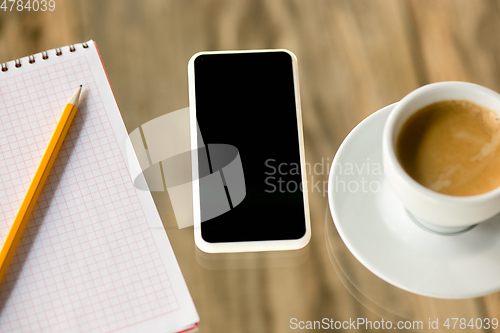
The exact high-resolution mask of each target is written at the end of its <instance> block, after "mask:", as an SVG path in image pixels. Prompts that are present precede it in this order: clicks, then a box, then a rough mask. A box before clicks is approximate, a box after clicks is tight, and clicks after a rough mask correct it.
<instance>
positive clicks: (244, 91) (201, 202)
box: [188, 49, 311, 253]
mask: <svg viewBox="0 0 500 333" xmlns="http://www.w3.org/2000/svg"><path fill="white" fill-rule="evenodd" d="M188 79H189V108H190V131H191V132H190V133H191V134H190V136H191V148H192V149H191V151H192V176H193V182H192V183H193V214H194V216H193V218H194V235H195V242H196V245H197V246H198V248H199V249H200V250H202V251H204V252H209V253H221V252H247V251H275V250H291V249H299V248H302V247H304V246H305V245H306V244H307V243H308V242H309V239H310V237H311V227H310V220H309V204H308V196H307V181H306V170H305V156H304V139H303V134H302V116H301V109H300V94H299V81H298V69H297V59H296V57H295V55H294V54H293V53H292V52H290V51H288V50H284V49H277V50H250V51H221V52H200V53H197V54H195V55H194V56H193V57H192V58H191V59H190V61H189V65H188ZM229 147H231V148H229ZM224 149H226V150H225V151H226V153H224ZM242 184H243V187H242ZM217 205H219V206H217ZM215 206H217V207H219V208H220V209H215V210H214V207H215ZM214 211H216V213H214Z"/></svg>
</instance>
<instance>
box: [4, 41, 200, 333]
mask: <svg viewBox="0 0 500 333" xmlns="http://www.w3.org/2000/svg"><path fill="white" fill-rule="evenodd" d="M88 44H89V48H86V49H84V48H83V47H82V46H81V45H80V46H79V47H77V50H76V51H75V52H72V53H70V52H66V53H63V55H62V56H60V57H56V56H55V53H54V54H50V53H49V60H50V61H46V62H45V63H43V64H35V65H33V66H32V68H28V69H24V71H21V70H19V72H18V73H19V74H18V73H16V71H17V70H18V69H17V68H12V70H11V73H10V74H11V75H10V76H8V77H7V78H4V77H2V76H1V75H2V74H3V73H0V207H1V212H0V241H1V243H2V244H3V242H4V241H5V238H6V236H7V233H8V232H9V228H10V225H11V224H12V222H13V220H14V217H15V214H16V213H17V211H18V209H19V207H20V205H21V201H22V199H23V198H24V195H25V194H26V191H27V189H28V186H29V184H30V181H31V179H32V177H33V175H34V173H35V170H36V167H37V166H38V163H39V162H40V160H41V157H42V154H43V152H44V150H45V148H46V147H47V144H48V141H49V139H50V137H51V135H52V133H53V131H54V129H55V126H56V124H57V121H58V120H59V117H60V115H61V113H62V110H63V108H64V106H65V105H66V103H67V101H68V99H69V97H71V95H72V94H73V92H74V90H75V89H76V87H78V86H79V85H80V84H82V85H83V91H82V96H81V98H80V103H79V108H78V111H77V114H76V116H75V119H74V121H73V124H72V126H71V128H70V131H69V133H68V135H67V137H66V139H65V141H64V144H63V146H62V147H61V150H60V152H59V155H58V157H57V159H56V161H55V163H54V166H53V168H52V170H51V173H50V176H49V178H48V179H47V182H46V183H45V186H44V188H43V191H42V194H41V195H40V197H39V199H38V202H37V204H36V206H35V208H34V210H33V213H32V215H31V218H30V220H29V221H28V224H27V227H26V230H25V231H24V233H23V236H22V238H21V241H20V242H19V245H18V247H17V248H16V252H15V254H14V257H13V259H12V261H11V264H10V266H9V269H8V270H7V273H6V275H5V277H4V279H3V281H2V283H1V285H0V311H1V312H0V331H1V332H43V331H46V332H109V331H141V330H142V331H144V329H161V331H165V332H168V331H177V330H182V329H185V328H188V327H190V326H192V325H194V324H195V323H196V322H197V321H198V316H197V314H196V310H195V309H194V305H193V304H192V300H191V298H190V296H189V292H188V291H187V287H186V286H185V283H184V280H183V279H182V275H181V273H180V270H179V268H178V265H177V262H176V260H175V257H174V256H173V252H172V250H171V248H170V244H169V243H168V239H167V238H166V234H165V232H164V230H163V229H162V228H158V226H160V227H161V221H160V220H159V217H158V214H157V212H156V208H155V207H154V203H153V201H152V198H151V196H150V195H149V194H148V193H146V192H139V191H137V190H136V189H135V188H134V186H133V183H132V181H131V178H130V175H129V173H128V171H127V166H126V164H125V158H124V155H123V154H122V152H123V150H122V147H121V145H122V142H125V140H124V139H125V137H126V130H125V128H124V125H123V121H122V120H121V117H120V115H119V111H118V109H117V107H116V103H115V102H114V99H113V96H112V95H111V90H110V88H109V84H108V83H107V81H106V78H105V73H104V71H103V68H102V65H101V64H100V59H99V56H98V53H97V49H96V48H95V45H94V43H93V42H89V43H88ZM67 50H68V51H69V48H68V49H67ZM50 56H52V57H50ZM40 58H41V57H38V62H44V61H43V60H41V59H40ZM24 63H25V65H24V66H25V67H28V66H31V65H29V64H27V62H26V61H25V62H24ZM151 205H153V206H151ZM151 212H153V213H151Z"/></svg>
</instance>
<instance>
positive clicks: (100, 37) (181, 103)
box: [0, 0, 500, 333]
mask: <svg viewBox="0 0 500 333" xmlns="http://www.w3.org/2000/svg"><path fill="white" fill-rule="evenodd" d="M55 1H56V10H55V11H53V12H45V13H40V12H38V13H34V12H19V13H18V12H4V11H1V10H0V62H4V61H9V60H12V59H15V58H18V57H21V56H26V55H29V54H32V53H36V52H40V51H42V50H46V49H51V48H55V47H59V46H63V45H68V44H73V43H76V42H81V41H86V40H89V39H94V40H95V41H96V42H97V45H98V46H99V50H100V53H101V56H102V59H103V62H104V64H105V66H106V69H107V73H108V76H109V80H110V82H111V85H112V87H113V90H114V93H115V96H116V100H117V102H118V105H119V106H120V109H121V112H122V115H123V118H124V121H125V124H126V126H127V129H128V130H129V131H132V130H134V129H135V128H137V127H138V126H139V125H141V124H143V123H145V122H147V121H148V120H151V119H153V118H155V117H158V116H160V115H163V114H165V113H168V112H171V111H174V110H178V109H181V108H184V107H186V106H188V83H187V62H188V60H189V58H190V57H191V56H192V55H193V54H194V53H196V52H198V51H202V50H229V49H260V48H286V49H289V50H291V51H292V52H294V53H295V54H296V55H297V58H298V61H299V77H300V86H301V98H302V110H303V123H304V135H305V151H306V160H307V162H308V163H309V164H311V165H314V164H315V163H327V162H328V161H330V162H331V160H332V158H333V156H334V155H335V152H336V150H337V148H338V147H339V145H340V143H341V142H342V140H343V139H344V138H345V136H346V135H347V134H348V133H349V131H350V130H351V129H352V128H354V126H356V125H357V124H358V123H359V122H360V121H361V120H363V119H364V118H365V117H367V116H368V115H370V114H371V113H373V112H375V111H376V110H378V109H380V108H381V107H383V106H386V105H388V104H391V103H394V102H396V101H398V100H399V99H401V98H402V97H403V96H404V95H405V94H407V93H408V92H410V91H411V90H413V89H415V88H417V87H419V86H421V85H424V84H426V83H430V82H435V81H443V80H463V81H470V82H475V83H478V84H481V85H484V86H486V87H489V88H491V89H494V90H496V91H500V37H499V36H500V1H498V0H265V1H264V0H245V1H243V0H226V1H221V0H199V1H195V0H166V1H165V0H147V1H137V0H136V1H131V0H114V1H103V0H80V1H77V0H55ZM327 172H328V171H327V170H326V169H325V170H324V171H323V172H319V174H315V175H314V177H315V181H318V180H319V181H321V182H324V181H326V180H327V178H328V175H327ZM155 201H156V204H157V206H158V209H159V211H160V214H161V216H162V219H163V221H164V224H165V226H166V228H167V233H168V236H169V238H170V240H171V242H172V245H173V248H174V251H175V254H176V256H177V258H178V260H179V263H180V266H181V269H182V271H183V273H184V277H185V279H186V281H187V284H188V286H189V289H190V291H191V294H192V296H193V299H194V302H195V304H196V306H197V309H198V311H199V314H200V317H201V321H200V325H199V327H200V332H204V333H206V332H210V333H220V332H251V333H254V332H276V333H281V332H291V331H298V330H292V329H291V328H290V319H291V318H297V319H298V320H321V319H322V318H332V319H334V320H341V321H344V320H349V319H350V318H351V319H356V318H367V319H368V320H371V321H375V320H380V319H381V317H380V316H382V317H384V318H385V319H386V320H423V321H424V323H425V329H424V330H422V331H424V332H437V330H429V329H428V326H427V322H428V320H429V318H431V319H432V320H434V319H436V318H439V319H440V320H443V321H444V320H445V319H446V318H448V317H459V318H461V317H463V318H467V319H470V318H485V317H489V318H492V317H496V318H499V317H500V293H495V294H491V295H488V296H485V297H481V298H475V299H467V300H455V301H448V300H437V299H431V298H427V297H421V296H416V295H413V294H410V293H407V292H404V291H402V290H399V289H397V288H395V287H392V286H390V285H389V284H387V283H385V282H383V281H382V280H380V279H378V278H377V277H375V276H374V275H373V274H372V273H370V272H369V271H368V270H366V269H365V268H364V267H363V266H362V265H361V264H360V263H359V262H358V261H357V260H356V259H354V258H353V257H352V255H351V254H350V252H349V251H348V250H347V249H346V248H345V246H344V244H343V242H342V241H341V240H340V238H339V236H338V234H337V233H336V231H335V229H334V227H333V223H332V220H331V217H330V215H329V212H328V209H327V196H326V193H322V191H313V192H312V193H311V194H310V209H311V222H312V231H313V232H312V239H311V242H310V244H309V246H308V247H307V249H306V251H305V252H304V253H301V254H297V255H296V257H292V258H288V259H280V258H278V259H277V258H269V257H259V256H257V257H252V256H249V257H246V258H243V259H241V258H236V259H235V258H234V257H230V256H229V257H220V258H216V260H215V264H214V260H213V258H208V259H207V258H204V256H203V254H201V253H199V251H197V250H196V249H195V245H194V241H193V229H192V228H186V229H181V230H179V229H177V228H176V224H175V216H174V214H173V210H172V207H171V205H170V201H169V198H168V195H167V194H166V193H159V194H155ZM499 255H500V254H499ZM207 262H208V264H207ZM210 262H211V264H212V266H210ZM242 262H243V264H241V263H242ZM235 263H236V264H235ZM247 264H248V266H245V265H247ZM242 265H243V266H245V267H241V266H242ZM209 266H210V267H209ZM207 267H209V268H207ZM344 273H345V274H344ZM346 275H347V276H349V279H347V278H346ZM499 279H500V277H499ZM360 290H361V292H360ZM311 331H314V330H311ZM344 331H353V330H344ZM361 331H367V332H381V331H383V330H381V329H379V330H375V329H372V330H361ZM450 331H453V330H450ZM455 331H456V332H469V331H470V332H483V331H484V332H493V331H495V330H492V329H490V330H484V329H483V330H477V329H476V330H470V329H464V330H455ZM496 331H498V332H500V329H499V330H496Z"/></svg>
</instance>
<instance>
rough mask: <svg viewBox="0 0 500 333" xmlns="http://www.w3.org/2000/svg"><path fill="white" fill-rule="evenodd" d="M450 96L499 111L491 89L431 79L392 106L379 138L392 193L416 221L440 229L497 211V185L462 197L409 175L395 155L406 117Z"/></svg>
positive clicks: (499, 99)
mask: <svg viewBox="0 0 500 333" xmlns="http://www.w3.org/2000/svg"><path fill="white" fill-rule="evenodd" d="M450 99H454V100H459V99H465V100H468V101H470V102H473V103H476V104H478V105H482V106H484V107H487V108H489V109H491V110H492V111H494V112H496V113H498V114H499V115H500V94H498V93H496V92H495V91H493V90H490V89H488V88H485V87H482V86H479V85H477V84H473V83H467V82H438V83H431V84H428V85H425V86H423V87H420V88H418V89H416V90H414V91H412V92H411V93H409V94H408V95H406V96H405V97H404V98H403V99H402V100H401V101H400V102H399V103H398V104H397V105H396V106H395V107H394V109H393V110H392V112H391V114H390V115H389V118H388V119H387V122H386V124H385V127H384V132H383V139H382V154H383V160H384V169H385V175H386V177H387V179H388V180H389V183H390V184H391V187H392V189H393V190H394V192H395V194H396V195H397V197H398V198H399V199H400V200H401V202H402V203H403V205H404V206H405V208H406V209H407V210H408V211H409V212H410V213H411V214H412V215H413V217H415V219H416V220H417V221H418V222H419V223H420V224H422V225H423V226H424V227H426V228H428V229H431V230H433V231H436V232H440V233H456V232H461V231H463V230H466V229H468V228H469V227H471V226H473V225H475V224H477V223H480V222H483V221H485V220H487V219H489V218H491V217H493V216H494V215H496V214H498V213H499V212H500V187H499V188H496V189H494V190H492V191H489V192H486V193H483V194H478V195H473V196H465V197H464V196H452V195H446V194H442V193H438V192H435V191H433V190H430V189H428V188H426V187H424V186H423V185H421V184H419V183H418V182H416V181H415V180H414V179H413V178H411V177H410V176H409V175H408V174H407V173H406V171H405V170H404V169H403V167H402V166H401V164H400V163H399V160H398V158H397V157H396V151H395V147H396V140H397V138H398V137H399V133H400V131H401V128H402V126H403V124H405V122H406V121H407V120H408V118H409V117H410V116H411V115H413V114H414V113H415V112H416V111H418V110H420V109H421V108H423V107H425V106H427V105H429V104H432V103H435V102H438V101H442V100H450ZM499 172H500V170H499Z"/></svg>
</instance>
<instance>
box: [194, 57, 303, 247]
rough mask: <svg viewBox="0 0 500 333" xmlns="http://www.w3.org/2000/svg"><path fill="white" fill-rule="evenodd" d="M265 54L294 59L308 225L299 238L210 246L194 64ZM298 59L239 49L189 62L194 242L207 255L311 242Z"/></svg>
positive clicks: (297, 245) (298, 126)
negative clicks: (206, 235) (202, 197)
mask: <svg viewBox="0 0 500 333" xmlns="http://www.w3.org/2000/svg"><path fill="white" fill-rule="evenodd" d="M264 52H286V53H288V54H289V55H290V57H291V59H292V68H293V81H294V91H295V108H296V110H297V129H298V135H299V151H300V165H301V173H302V189H303V191H302V193H303V198H304V215H305V216H304V218H305V223H306V232H305V233H304V236H302V237H301V238H299V239H287V240H270V241H251V242H227V243H210V242H207V241H205V240H204V239H203V238H202V235H201V216H200V214H201V213H200V185H199V181H198V179H199V174H198V150H197V148H198V147H197V146H198V143H197V122H196V94H195V73H194V61H195V59H196V58H197V57H198V56H200V55H211V54H238V53H264ZM298 75H299V73H298V67H297V58H296V57H295V54H293V53H292V52H290V51H289V50H286V49H266V50H238V51H207V52H198V53H196V54H195V55H193V56H192V57H191V59H190V60H189V63H188V80H189V126H190V137H191V166H192V179H193V182H192V184H193V219H194V240H195V243H196V246H198V248H199V249H200V250H202V251H204V252H208V253H231V252H259V251H280V250H298V249H300V248H303V247H304V246H306V245H307V243H309V240H310V239H311V222H310V217H309V198H308V184H307V175H306V167H305V154H304V137H303V131H302V110H301V108H300V93H299V80H298Z"/></svg>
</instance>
